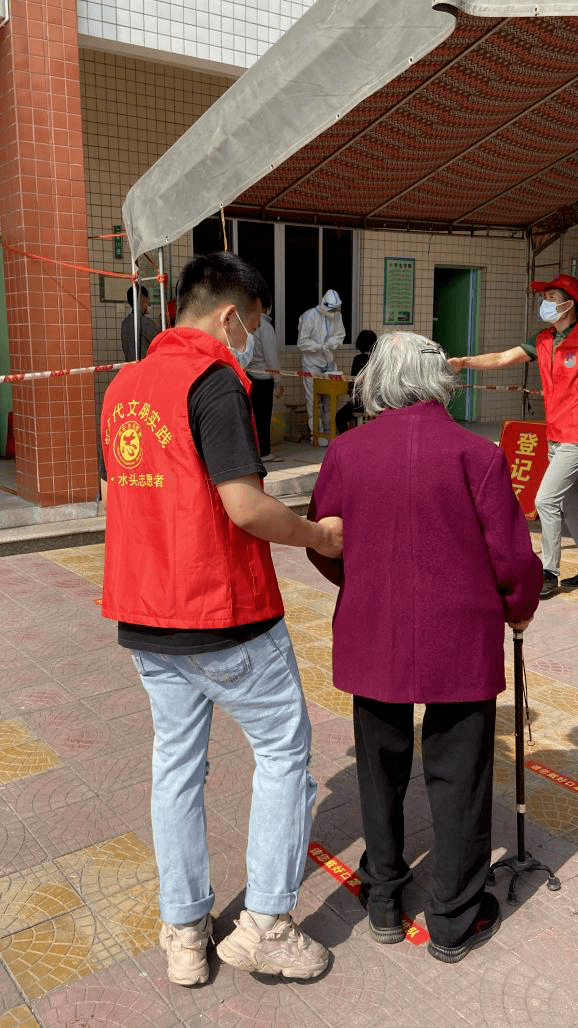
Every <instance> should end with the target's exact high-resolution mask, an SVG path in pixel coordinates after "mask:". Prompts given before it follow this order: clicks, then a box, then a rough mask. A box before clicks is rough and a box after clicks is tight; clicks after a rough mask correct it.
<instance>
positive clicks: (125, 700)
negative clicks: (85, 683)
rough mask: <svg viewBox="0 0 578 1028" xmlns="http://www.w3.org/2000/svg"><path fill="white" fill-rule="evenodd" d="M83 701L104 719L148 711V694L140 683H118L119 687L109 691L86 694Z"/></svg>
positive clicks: (108, 719)
mask: <svg viewBox="0 0 578 1028" xmlns="http://www.w3.org/2000/svg"><path fill="white" fill-rule="evenodd" d="M85 703H86V705H87V707H90V709H91V710H94V712H95V714H98V716H99V717H101V718H104V719H105V720H106V721H110V720H112V719H114V718H117V717H126V716H127V715H128V714H135V713H136V712H137V711H142V710H146V711H147V713H148V712H150V704H149V699H148V696H147V694H146V692H145V691H144V689H143V688H142V686H140V685H124V684H123V683H119V688H118V689H115V690H113V691H111V692H105V693H99V695H98V696H87V697H86V700H85Z"/></svg>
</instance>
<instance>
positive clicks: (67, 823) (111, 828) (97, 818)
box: [26, 797, 126, 857]
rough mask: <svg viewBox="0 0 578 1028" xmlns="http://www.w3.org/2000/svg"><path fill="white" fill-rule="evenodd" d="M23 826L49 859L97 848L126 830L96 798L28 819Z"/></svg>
mask: <svg viewBox="0 0 578 1028" xmlns="http://www.w3.org/2000/svg"><path fill="white" fill-rule="evenodd" d="M26 825H27V827H28V828H29V829H30V831H31V833H32V834H33V835H34V836H35V838H36V839H38V842H39V843H40V844H41V846H42V848H43V849H44V850H45V851H46V853H47V854H48V855H49V856H50V857H60V856H62V855H63V854H65V853H69V852H70V851H71V850H76V849H79V848H80V847H85V846H91V845H94V844H98V843H100V842H103V841H104V840H105V839H110V838H112V837H113V836H116V835H119V834H120V833H121V832H122V831H123V830H124V829H125V828H126V825H125V823H124V821H123V820H122V819H121V818H120V817H118V815H117V814H115V813H114V811H113V810H111V808H110V807H109V806H108V805H107V804H106V803H104V801H103V800H101V799H100V798H99V797H92V798H90V799H87V800H82V801H81V802H80V803H70V804H68V806H66V807H60V808H59V809H58V810H55V811H52V812H51V813H46V814H43V815H42V816H40V817H36V816H32V817H29V818H27V819H26Z"/></svg>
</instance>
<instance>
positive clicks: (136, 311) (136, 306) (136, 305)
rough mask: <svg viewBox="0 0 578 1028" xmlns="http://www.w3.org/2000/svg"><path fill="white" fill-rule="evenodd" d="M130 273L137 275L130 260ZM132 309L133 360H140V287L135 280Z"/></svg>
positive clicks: (135, 264)
mask: <svg viewBox="0 0 578 1028" xmlns="http://www.w3.org/2000/svg"><path fill="white" fill-rule="evenodd" d="M132 273H133V275H136V274H137V273H138V267H137V263H136V261H135V259H134V257H133V258H132ZM132 309H133V316H134V357H135V360H137V361H138V360H140V335H141V332H140V329H141V313H140V287H139V284H138V282H137V280H136V279H135V278H133V280H132Z"/></svg>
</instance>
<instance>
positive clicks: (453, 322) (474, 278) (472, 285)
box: [432, 266, 479, 421]
mask: <svg viewBox="0 0 578 1028" xmlns="http://www.w3.org/2000/svg"><path fill="white" fill-rule="evenodd" d="M478 288H479V274H478V269H477V268H448V267H444V266H442V267H437V268H435V269H434V304H433V330H432V339H434V340H435V342H436V343H439V344H440V346H442V347H443V348H444V350H445V351H446V353H447V355H448V357H463V356H465V354H474V353H476V352H477V349H478ZM465 380H466V382H467V383H469V384H471V383H473V381H474V374H473V372H472V371H468V372H466V375H465ZM450 413H451V414H453V416H454V418H455V419H456V420H457V421H474V420H475V416H476V402H475V391H474V390H473V389H462V390H460V392H459V393H458V394H457V395H456V396H455V398H454V399H453V401H452V403H451V405H450Z"/></svg>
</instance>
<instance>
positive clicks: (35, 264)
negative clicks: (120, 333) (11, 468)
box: [0, 0, 97, 506]
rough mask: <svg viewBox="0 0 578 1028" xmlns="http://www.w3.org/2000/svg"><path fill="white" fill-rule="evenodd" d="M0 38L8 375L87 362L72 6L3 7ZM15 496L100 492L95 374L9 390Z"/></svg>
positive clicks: (43, 2)
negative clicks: (6, 14)
mask: <svg viewBox="0 0 578 1028" xmlns="http://www.w3.org/2000/svg"><path fill="white" fill-rule="evenodd" d="M10 8H11V17H10V21H9V22H8V23H7V24H6V25H5V26H4V27H3V28H1V29H0V109H1V110H2V133H1V141H0V228H1V231H2V240H3V242H4V244H5V249H4V272H5V277H6V306H7V315H8V336H9V345H10V362H11V371H13V372H19V371H29V370H35V371H43V370H45V369H58V368H70V367H85V366H90V365H91V364H92V363H93V360H92V327H91V315H90V294H89V284H88V276H87V275H86V274H85V273H82V272H76V271H74V270H72V269H68V268H64V267H62V266H60V265H55V264H45V263H43V262H39V261H33V260H29V259H27V258H24V257H19V256H17V255H16V254H14V253H12V252H11V251H10V249H8V247H9V246H12V247H15V248H17V249H21V250H26V251H29V252H31V253H34V254H38V255H40V256H43V257H50V258H57V259H61V260H65V261H69V262H70V263H73V264H84V265H87V264H88V242H87V218H86V196H85V182H84V163H83V149H82V124H81V109H80V79H79V66H78V40H77V24H76V18H77V15H76V0H58V2H57V3H55V2H54V0H11V5H10ZM13 402H14V432H15V438H16V461H17V464H16V466H17V483H18V492H19V494H20V495H21V496H24V497H25V498H26V499H28V500H32V501H34V502H36V503H39V504H42V505H43V506H49V505H53V504H64V503H75V502H81V501H85V500H93V499H95V497H96V490H97V471H96V425H95V407H94V390H93V381H92V376H90V375H86V376H84V375H83V376H79V377H77V378H76V377H75V378H72V379H64V380H62V381H61V380H59V379H52V380H49V381H46V382H36V383H31V384H26V385H16V386H14V388H13Z"/></svg>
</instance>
